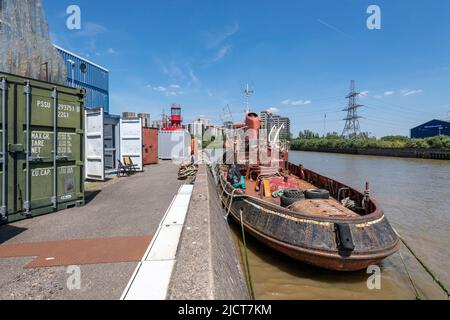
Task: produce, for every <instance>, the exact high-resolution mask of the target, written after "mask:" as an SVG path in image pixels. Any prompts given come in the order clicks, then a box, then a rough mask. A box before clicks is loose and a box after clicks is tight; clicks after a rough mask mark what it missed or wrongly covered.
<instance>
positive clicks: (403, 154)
mask: <svg viewBox="0 0 450 320" xmlns="http://www.w3.org/2000/svg"><path fill="white" fill-rule="evenodd" d="M292 150H294V149H292ZM295 151H311V152H325V153H343V154H357V155H366V156H383V157H399V158H419V159H434V160H450V150H442V149H406V148H405V149H391V148H348V149H338V148H325V147H320V148H299V149H295Z"/></svg>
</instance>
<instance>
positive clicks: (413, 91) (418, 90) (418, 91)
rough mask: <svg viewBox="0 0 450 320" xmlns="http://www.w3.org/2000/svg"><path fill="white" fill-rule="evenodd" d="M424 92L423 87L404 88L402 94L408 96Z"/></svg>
mask: <svg viewBox="0 0 450 320" xmlns="http://www.w3.org/2000/svg"><path fill="white" fill-rule="evenodd" d="M422 92H423V90H422V89H417V90H410V89H404V90H402V95H403V96H404V97H407V96H410V95H413V94H417V93H422Z"/></svg>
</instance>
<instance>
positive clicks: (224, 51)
mask: <svg viewBox="0 0 450 320" xmlns="http://www.w3.org/2000/svg"><path fill="white" fill-rule="evenodd" d="M230 51H231V45H226V46H223V47H221V48H220V49H219V51H218V52H217V53H216V56H215V57H214V58H213V59H212V62H218V61H220V60H222V59H223V58H225V56H226V55H227V54H228V53H229V52H230Z"/></svg>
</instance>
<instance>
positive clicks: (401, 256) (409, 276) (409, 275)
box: [398, 251, 422, 300]
mask: <svg viewBox="0 0 450 320" xmlns="http://www.w3.org/2000/svg"><path fill="white" fill-rule="evenodd" d="M398 254H399V255H400V259H402V262H403V266H404V267H405V270H406V274H407V275H408V278H409V282H411V285H412V287H413V289H414V293H415V295H416V300H422V298H421V297H420V295H419V292H418V291H417V287H416V285H415V284H414V281H413V279H412V277H411V274H410V273H409V271H408V267H407V266H406V263H405V260H404V259H403V255H402V253H401V252H400V251H399V252H398Z"/></svg>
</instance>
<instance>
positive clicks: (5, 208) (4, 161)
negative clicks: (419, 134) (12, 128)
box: [0, 77, 8, 220]
mask: <svg viewBox="0 0 450 320" xmlns="http://www.w3.org/2000/svg"><path fill="white" fill-rule="evenodd" d="M1 89H2V152H1V153H2V159H1V160H2V207H1V209H0V219H1V220H6V215H7V214H8V202H7V201H8V199H7V186H6V181H7V180H6V179H7V174H6V172H7V162H8V158H7V152H6V148H7V139H6V96H7V90H8V86H7V83H6V78H4V77H3V78H2V82H1Z"/></svg>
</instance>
